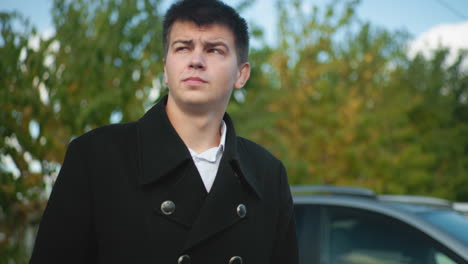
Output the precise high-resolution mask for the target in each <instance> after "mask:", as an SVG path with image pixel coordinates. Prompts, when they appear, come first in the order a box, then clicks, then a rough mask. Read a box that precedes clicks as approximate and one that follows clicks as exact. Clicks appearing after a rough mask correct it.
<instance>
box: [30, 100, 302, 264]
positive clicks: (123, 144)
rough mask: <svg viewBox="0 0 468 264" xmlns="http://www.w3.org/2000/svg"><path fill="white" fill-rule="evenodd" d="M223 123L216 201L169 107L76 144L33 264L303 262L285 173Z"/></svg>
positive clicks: (49, 207) (43, 223)
mask: <svg viewBox="0 0 468 264" xmlns="http://www.w3.org/2000/svg"><path fill="white" fill-rule="evenodd" d="M224 120H225V122H226V125H227V135H226V144H225V149H224V154H223V157H222V159H221V162H220V166H219V170H218V173H217V176H216V179H215V181H214V183H213V187H212V189H211V191H210V192H209V193H207V192H206V190H205V187H204V185H203V182H202V180H201V178H200V175H199V174H198V171H197V169H196V167H195V164H194V162H193V161H192V158H191V155H190V153H189V151H188V149H187V147H186V146H185V145H184V143H183V142H182V140H181V139H180V137H179V136H178V135H177V133H176V131H175V130H174V128H173V127H172V126H171V124H170V122H169V119H168V118H167V115H166V111H165V100H163V101H162V102H160V103H158V104H156V105H155V106H154V107H153V108H152V109H151V110H149V111H148V112H147V113H146V114H145V115H144V116H143V117H142V118H141V119H140V120H138V121H137V122H133V123H126V124H117V125H110V126H105V127H101V128H98V129H95V130H92V131H91V132H88V133H86V134H84V135H83V136H80V137H78V138H76V139H75V140H73V141H72V142H71V143H70V145H69V147H68V150H67V154H66V156H65V161H64V163H63V166H62V168H61V171H60V173H59V176H58V178H57V181H56V183H55V185H54V187H53V191H52V194H51V196H50V199H49V202H48V205H47V208H46V210H45V212H44V215H43V218H42V221H41V224H40V227H39V231H38V235H37V238H36V244H35V247H34V250H33V255H32V258H31V263H47V264H53V263H61V264H62V263H67V264H70V263H110V264H115V263H161V264H166V263H167V264H170V263H174V264H176V263H194V264H211V263H212V264H223V263H226V264H227V263H244V264H245V263H247V264H263V263H265V264H266V263H278V264H296V263H297V246H296V234H295V223H294V216H293V208H292V199H291V194H290V191H289V187H288V183H287V177H286V172H285V169H284V167H283V165H282V163H281V162H280V161H279V160H277V159H276V158H275V157H273V156H272V155H271V154H270V153H268V152H267V151H266V150H265V149H263V148H262V147H260V146H258V145H256V144H255V143H253V142H251V141H248V140H246V139H243V138H240V137H237V136H236V135H235V131H234V127H233V124H232V121H231V119H230V118H229V116H228V115H227V114H226V115H225V118H224ZM164 202H166V203H164ZM236 256H237V257H236Z"/></svg>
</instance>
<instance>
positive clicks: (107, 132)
mask: <svg viewBox="0 0 468 264" xmlns="http://www.w3.org/2000/svg"><path fill="white" fill-rule="evenodd" d="M136 127H137V126H136V122H129V123H120V124H111V125H105V126H101V127H97V128H95V129H92V130H90V131H88V132H86V133H84V134H83V135H81V136H78V137H76V138H74V139H73V140H72V142H74V143H75V144H82V145H89V144H91V145H93V146H103V145H105V144H115V142H125V141H127V140H128V138H132V137H134V136H135V134H136V130H137V128H136Z"/></svg>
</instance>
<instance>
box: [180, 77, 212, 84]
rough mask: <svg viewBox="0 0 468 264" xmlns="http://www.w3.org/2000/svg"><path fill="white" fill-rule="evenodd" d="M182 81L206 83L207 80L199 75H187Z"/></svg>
mask: <svg viewBox="0 0 468 264" xmlns="http://www.w3.org/2000/svg"><path fill="white" fill-rule="evenodd" d="M183 82H184V83H186V84H203V83H207V81H205V80H203V79H202V78H200V77H188V78H185V79H183Z"/></svg>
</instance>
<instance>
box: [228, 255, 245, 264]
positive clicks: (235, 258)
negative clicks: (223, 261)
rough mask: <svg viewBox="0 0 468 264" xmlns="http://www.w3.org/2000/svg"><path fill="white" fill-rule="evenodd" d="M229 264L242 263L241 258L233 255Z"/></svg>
mask: <svg viewBox="0 0 468 264" xmlns="http://www.w3.org/2000/svg"><path fill="white" fill-rule="evenodd" d="M229 264H242V258H241V257H239V256H234V257H232V258H231V259H230V260H229Z"/></svg>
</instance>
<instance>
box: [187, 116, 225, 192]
mask: <svg viewBox="0 0 468 264" xmlns="http://www.w3.org/2000/svg"><path fill="white" fill-rule="evenodd" d="M220 133H221V140H220V142H219V145H218V146H217V147H214V148H210V149H208V150H206V151H204V152H202V153H197V152H195V151H194V150H192V149H190V148H189V151H190V154H191V155H192V159H193V162H194V163H195V166H197V169H198V173H200V176H201V178H202V180H203V184H204V185H205V188H206V191H207V192H210V190H211V187H212V186H213V182H214V180H215V178H216V173H218V168H219V162H220V161H221V157H222V156H223V152H224V144H225V143H226V123H225V122H224V120H223V122H222V124H221V131H220Z"/></svg>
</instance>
